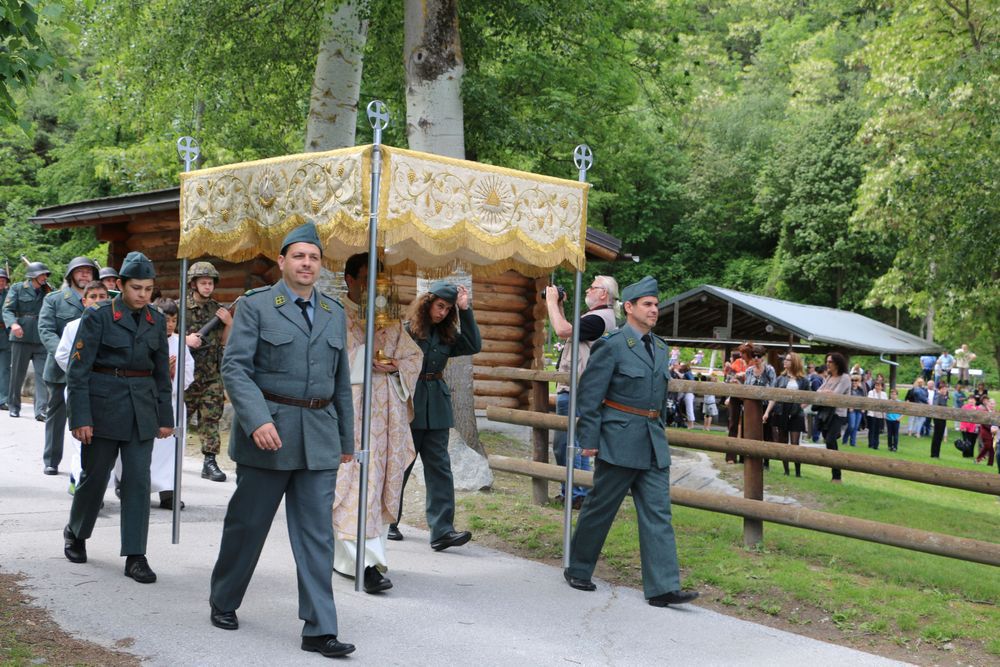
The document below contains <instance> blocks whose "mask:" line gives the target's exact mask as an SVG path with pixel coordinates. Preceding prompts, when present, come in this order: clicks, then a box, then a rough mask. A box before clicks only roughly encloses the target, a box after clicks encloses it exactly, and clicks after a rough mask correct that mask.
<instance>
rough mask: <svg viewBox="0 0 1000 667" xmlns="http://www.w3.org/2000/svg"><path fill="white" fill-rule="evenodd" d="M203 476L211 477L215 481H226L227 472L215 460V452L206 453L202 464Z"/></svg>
mask: <svg viewBox="0 0 1000 667" xmlns="http://www.w3.org/2000/svg"><path fill="white" fill-rule="evenodd" d="M201 478H202V479H209V480H212V481H213V482H225V481H226V473H224V472H222V469H221V468H219V464H218V463H216V462H215V456H214V455H213V454H206V455H205V462H204V463H203V464H202V465H201Z"/></svg>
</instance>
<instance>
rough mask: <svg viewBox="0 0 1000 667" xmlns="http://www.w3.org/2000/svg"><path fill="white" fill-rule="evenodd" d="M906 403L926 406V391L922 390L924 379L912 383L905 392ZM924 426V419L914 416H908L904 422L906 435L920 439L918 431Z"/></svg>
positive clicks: (920, 378)
mask: <svg viewBox="0 0 1000 667" xmlns="http://www.w3.org/2000/svg"><path fill="white" fill-rule="evenodd" d="M905 400H906V402H907V403H919V404H924V405H926V403H927V389H925V388H924V379H923V378H922V377H918V378H917V379H916V380H914V381H913V386H912V387H910V390H909V391H908V392H906V398H905ZM923 425H924V418H923V417H917V416H916V415H910V418H909V419H908V420H907V422H906V435H913V436H916V437H918V438H919V437H920V429H921V427H923Z"/></svg>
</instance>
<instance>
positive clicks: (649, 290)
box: [622, 276, 660, 301]
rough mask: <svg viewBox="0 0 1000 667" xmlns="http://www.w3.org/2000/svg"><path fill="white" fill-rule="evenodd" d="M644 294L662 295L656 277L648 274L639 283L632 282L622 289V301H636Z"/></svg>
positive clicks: (657, 296)
mask: <svg viewBox="0 0 1000 667" xmlns="http://www.w3.org/2000/svg"><path fill="white" fill-rule="evenodd" d="M644 296H655V297H656V298H659V297H660V288H659V286H657V284H656V278H654V277H653V276H646V277H645V278H643V279H642V280H640V281H639V282H637V283H632V284H631V285H629V286H628V287H626V288H625V289H623V290H622V301H635V300H636V299H641V298H642V297H644Z"/></svg>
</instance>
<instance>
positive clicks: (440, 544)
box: [431, 530, 472, 551]
mask: <svg viewBox="0 0 1000 667" xmlns="http://www.w3.org/2000/svg"><path fill="white" fill-rule="evenodd" d="M471 539H472V533H470V532H469V531H467V530H463V531H461V532H459V531H457V530H453V531H451V532H450V533H446V534H444V535H442V536H441V537H439V538H437V539H436V540H434V541H433V542H431V549H433V550H434V551H444V550H445V549H447V548H448V547H460V546H462V545H463V544H465V543H466V542H468V541H469V540H471Z"/></svg>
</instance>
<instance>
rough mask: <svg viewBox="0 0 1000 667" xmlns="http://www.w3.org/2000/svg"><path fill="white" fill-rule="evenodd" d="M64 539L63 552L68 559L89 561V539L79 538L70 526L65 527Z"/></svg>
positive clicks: (80, 561)
mask: <svg viewBox="0 0 1000 667" xmlns="http://www.w3.org/2000/svg"><path fill="white" fill-rule="evenodd" d="M63 540H65V546H63V554H64V555H65V556H66V560H68V561H69V562H71V563H86V562H87V541H86V540H80V539H77V537H76V535H74V534H73V531H72V530H70V529H69V526H66V527H65V528H63Z"/></svg>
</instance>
